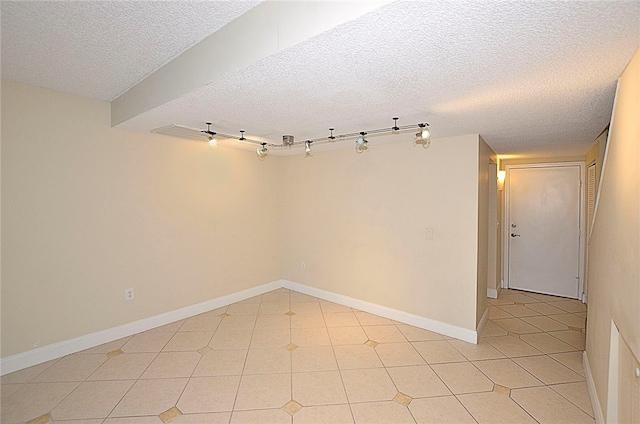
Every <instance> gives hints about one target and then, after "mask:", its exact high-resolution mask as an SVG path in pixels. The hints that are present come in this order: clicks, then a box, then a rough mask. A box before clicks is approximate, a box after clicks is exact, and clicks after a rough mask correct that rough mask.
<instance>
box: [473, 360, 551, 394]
mask: <svg viewBox="0 0 640 424" xmlns="http://www.w3.org/2000/svg"><path fill="white" fill-rule="evenodd" d="M501 359H502V360H504V359H507V360H509V361H511V362H512V363H513V364H514V365H515V366H516V367H518V368H520V370H522V371H524V372H525V373H527V374H529V376H530V377H531V378H533V379H534V380H536V381H538V382H539V383H540V385H536V386H524V387H518V389H521V388H526V387H540V386H546V384H545V383H544V382H543V381H542V380H540V379H539V378H538V377H536V376H535V375H533V374H531V373H530V372H529V371H528V370H526V369H525V368H524V367H522V366H521V365H520V364H518V363H517V362H515V361H514V360H512V359H511V358H501ZM489 360H490V361H491V360H492V359H489ZM477 362H479V361H477ZM471 363H472V364H473V365H474V366H475V367H476V368H477V369H478V371H480V372H481V373H482V374H484V376H485V377H487V378H488V379H489V380H491V382H492V383H493V384H494V385H496V384H498V383H496V382H495V381H494V380H493V379H492V378H491V377H490V376H489V375H488V374H487V373H485V372H484V371H482V369H480V368H479V367H478V366H477V365H476V364H474V363H473V362H471ZM505 387H506V386H505ZM507 388H508V389H509V390H512V389H511V387H507Z"/></svg>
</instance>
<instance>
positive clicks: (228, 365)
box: [0, 289, 594, 424]
mask: <svg viewBox="0 0 640 424" xmlns="http://www.w3.org/2000/svg"><path fill="white" fill-rule="evenodd" d="M488 301H489V320H488V322H487V324H486V326H485V328H484V331H483V332H482V337H481V340H480V343H479V344H477V345H473V344H469V343H465V342H462V341H459V340H455V339H451V338H448V337H443V336H440V335H438V334H436V333H432V332H429V331H426V330H422V329H418V328H415V327H411V326H408V325H405V324H401V323H398V322H394V321H391V320H388V319H385V318H381V317H378V316H374V315H371V314H368V313H365V312H361V311H357V310H353V309H351V308H348V307H345V306H342V305H338V304H335V303H330V302H326V301H323V300H319V299H316V298H313V297H310V296H306V295H304V294H300V293H297V292H293V291H289V290H286V289H279V290H276V291H273V292H269V293H266V294H264V295H261V296H257V297H254V298H251V299H248V300H245V301H242V302H239V303H235V304H233V305H230V306H228V307H224V308H221V309H218V310H214V311H211V312H207V313H205V314H202V315H198V316H195V317H192V318H189V319H187V320H183V321H179V322H175V323H172V324H169V325H165V326H163V327H159V328H156V329H153V330H150V331H147V332H144V333H140V334H137V335H135V336H132V337H127V338H124V339H121V340H117V341H114V342H111V343H107V344H104V345H101V346H97V347H95V348H92V349H88V350H85V351H83V352H79V353H76V354H73V355H69V356H66V357H64V358H61V359H58V360H54V361H50V362H48V363H45V364H41V365H37V366H34V367H31V368H28V369H25V370H22V371H18V372H15V373H13V374H9V375H6V376H4V377H3V378H2V379H0V382H1V387H2V392H1V394H2V399H1V401H2V403H1V406H2V412H1V420H2V422H3V423H6V424H10V423H24V422H27V423H29V424H33V423H39V424H44V423H49V422H53V423H67V424H71V423H75V424H80V423H83V424H85V423H86V424H98V423H103V424H127V423H136V424H137V423H139V424H147V423H148V424H153V423H155V424H162V423H168V422H170V423H172V424H187V423H198V424H199V423H231V424H238V423H288V424H303V423H331V424H337V423H354V422H355V423H394V424H399V423H476V422H477V423H536V422H539V423H551V422H561V423H590V422H591V423H593V422H594V419H593V412H592V409H591V404H590V401H589V396H588V394H587V386H586V383H585V377H584V371H583V368H582V352H581V351H582V350H583V349H584V343H585V334H584V328H585V317H586V308H585V306H584V305H583V304H582V303H580V302H578V301H573V300H566V299H562V298H557V297H552V296H545V295H539V294H531V293H524V292H517V291H512V290H503V291H502V292H501V294H500V297H499V299H489V300H488Z"/></svg>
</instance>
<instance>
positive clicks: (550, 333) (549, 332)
mask: <svg viewBox="0 0 640 424" xmlns="http://www.w3.org/2000/svg"><path fill="white" fill-rule="evenodd" d="M559 331H572V330H559ZM559 331H548V332H547V334H549V335H550V336H551V337H553V338H556V339H558V340H560V341H561V342H562V343H565V344H568V345H569V346H571V347H573V348H575V349H576V350H578V351H582V350H583V349H580V348H579V347H576V346H574V345H572V344H571V343H569V342H568V341H566V340H562V339H561V338H560V337H558V336H556V335H554V334H553V333H557V332H559ZM576 333H577V331H576ZM580 334H584V333H582V332H581V333H580ZM556 353H564V352H556Z"/></svg>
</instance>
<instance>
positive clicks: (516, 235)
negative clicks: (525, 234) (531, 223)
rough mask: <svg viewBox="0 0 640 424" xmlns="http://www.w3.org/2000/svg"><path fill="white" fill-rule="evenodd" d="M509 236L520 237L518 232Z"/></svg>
mask: <svg viewBox="0 0 640 424" xmlns="http://www.w3.org/2000/svg"><path fill="white" fill-rule="evenodd" d="M511 237H520V234H513V233H511Z"/></svg>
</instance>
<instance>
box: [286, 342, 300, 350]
mask: <svg viewBox="0 0 640 424" xmlns="http://www.w3.org/2000/svg"><path fill="white" fill-rule="evenodd" d="M297 348H298V345H295V344H293V343H289V344H288V345H286V346H285V349H287V350H288V351H289V352H293V351H294V350H296V349H297Z"/></svg>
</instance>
